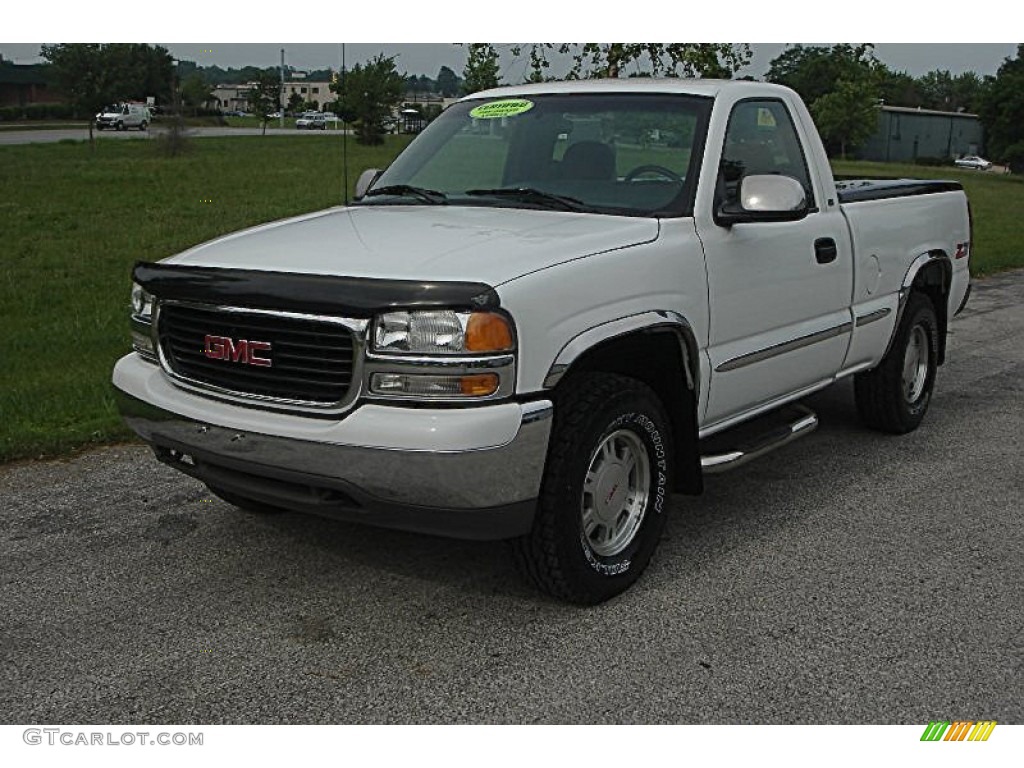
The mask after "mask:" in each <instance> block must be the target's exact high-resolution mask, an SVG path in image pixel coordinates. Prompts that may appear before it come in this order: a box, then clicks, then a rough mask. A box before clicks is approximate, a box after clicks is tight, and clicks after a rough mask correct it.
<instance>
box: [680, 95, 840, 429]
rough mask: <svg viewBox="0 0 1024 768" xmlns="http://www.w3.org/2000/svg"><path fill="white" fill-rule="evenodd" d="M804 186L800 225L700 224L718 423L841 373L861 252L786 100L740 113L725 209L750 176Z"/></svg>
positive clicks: (752, 105) (712, 416) (712, 398)
mask: <svg viewBox="0 0 1024 768" xmlns="http://www.w3.org/2000/svg"><path fill="white" fill-rule="evenodd" d="M762 174H782V175H786V176H791V177H793V178H795V179H796V180H797V181H799V182H800V183H801V184H802V185H803V187H804V190H805V192H806V195H807V200H808V202H809V204H810V213H809V214H808V215H807V216H806V217H805V218H803V219H802V220H799V221H790V222H756V223H755V222H751V223H742V224H734V225H732V226H722V225H719V224H717V223H715V222H714V221H707V220H705V221H703V222H698V231H699V234H700V237H701V240H702V242H703V244H704V251H705V257H706V263H707V271H708V291H709V295H708V298H709V303H710V332H709V345H708V355H709V358H710V364H711V384H710V391H709V398H708V406H707V411H706V413H705V418H704V420H703V423H704V424H705V425H706V426H712V425H714V424H716V423H720V422H723V421H726V420H729V419H730V418H733V417H736V416H739V415H741V414H744V413H746V412H749V411H752V410H754V409H757V408H758V407H760V406H765V405H768V404H770V403H771V402H772V401H775V400H780V399H782V398H785V397H787V396H790V395H793V394H796V393H799V392H801V391H803V390H808V389H811V388H814V387H815V386H817V385H820V384H821V383H822V382H824V381H825V380H830V379H831V378H832V377H833V376H834V375H835V373H836V372H837V371H838V370H839V369H840V367H841V365H842V361H843V358H844V356H845V354H846V348H847V345H848V343H849V339H850V332H851V330H852V329H851V325H850V312H849V306H850V297H851V291H852V276H853V267H852V253H851V245H850V243H849V240H848V234H847V232H848V230H847V226H846V222H845V219H844V218H843V215H842V213H841V212H840V210H839V207H838V206H837V205H835V204H834V201H831V200H830V201H827V202H826V204H825V206H824V207H823V208H819V207H818V205H819V204H820V201H818V200H816V199H815V190H814V188H813V184H812V181H811V178H810V174H809V172H808V166H807V162H806V154H805V152H804V149H803V145H802V142H801V139H800V135H799V133H798V131H797V129H796V126H795V124H794V121H793V119H792V117H791V115H790V113H789V110H788V108H787V107H786V105H785V103H784V102H783V101H781V100H779V99H747V100H743V101H740V102H738V103H737V104H736V105H735V106H734V107H733V109H732V113H731V114H730V117H729V123H728V127H727V129H726V136H725V142H724V146H723V152H722V158H721V163H720V167H719V173H718V188H717V189H716V202H715V206H716V210H717V207H718V206H719V205H720V204H721V203H722V202H723V201H725V200H729V199H730V198H731V197H733V196H735V195H737V194H738V191H739V185H740V183H741V182H742V179H743V178H744V177H745V176H748V175H762Z"/></svg>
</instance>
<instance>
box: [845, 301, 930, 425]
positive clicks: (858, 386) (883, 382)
mask: <svg viewBox="0 0 1024 768" xmlns="http://www.w3.org/2000/svg"><path fill="white" fill-rule="evenodd" d="M938 348H939V330H938V321H937V319H936V317H935V308H934V307H933V306H932V302H931V300H930V299H929V298H928V297H927V296H925V295H924V294H922V293H911V294H910V298H909V299H908V300H907V306H906V308H905V309H904V312H903V320H902V321H901V322H900V326H899V328H897V329H896V337H895V338H894V339H893V343H892V346H891V347H890V348H889V351H888V352H887V353H886V355H885V357H884V358H882V362H881V363H879V364H878V366H877V367H875V368H873V369H872V370H870V371H867V372H866V373H860V374H857V376H856V377H855V378H854V393H855V396H856V399H857V410H858V412H859V413H860V416H861V418H862V419H863V420H864V423H865V424H867V425H868V426H869V427H871V428H872V429H877V430H880V431H882V432H890V433H892V434H904V433H906V432H910V431H912V430H914V429H917V427H918V425H919V424H920V423H921V421H922V419H924V415H925V412H926V411H927V410H928V404H929V403H930V402H931V399H932V389H933V388H934V386H935V374H936V371H937V370H938Z"/></svg>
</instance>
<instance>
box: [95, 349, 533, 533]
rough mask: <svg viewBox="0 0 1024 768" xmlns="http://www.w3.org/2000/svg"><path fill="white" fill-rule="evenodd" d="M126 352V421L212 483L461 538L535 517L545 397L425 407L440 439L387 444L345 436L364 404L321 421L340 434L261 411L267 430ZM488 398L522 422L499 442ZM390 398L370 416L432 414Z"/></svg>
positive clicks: (120, 387)
mask: <svg viewBox="0 0 1024 768" xmlns="http://www.w3.org/2000/svg"><path fill="white" fill-rule="evenodd" d="M131 357H133V356H129V358H131ZM129 358H125V360H122V361H121V362H120V363H119V364H118V369H120V371H119V370H118V369H115V377H114V384H115V392H116V394H117V401H118V407H119V408H120V410H121V413H122V415H123V416H124V419H125V421H126V422H127V423H128V425H129V426H130V427H131V428H132V429H133V430H134V431H135V432H136V433H137V434H138V435H139V436H140V437H141V438H142V439H143V440H145V441H146V442H147V443H149V444H150V445H151V446H152V447H153V449H154V451H155V452H156V454H157V457H158V458H160V460H161V461H164V462H165V463H167V464H169V465H171V466H173V467H175V468H176V469H179V470H181V471H182V472H185V473H186V474H189V475H192V476H193V477H196V478H198V479H199V480H202V481H203V482H205V483H207V484H208V485H210V486H214V487H218V488H220V489H222V490H225V491H228V492H231V493H234V494H236V495H238V496H242V497H245V498H249V499H252V500H255V501H261V502H264V503H269V504H272V505H276V506H280V507H283V508H286V509H293V510H296V511H302V512H311V513H314V514H320V515H325V516H329V517H335V518H341V519H346V520H355V521H359V522H365V523H369V524H371V525H380V526H385V527H392V528H401V529H404V530H411V531H418V532H422V533H434V534H440V535H447V536H454V537H458V538H471V539H502V538H510V537H513V536H518V535H521V534H524V533H526V532H528V531H529V529H530V526H531V525H532V522H533V514H534V509H535V506H536V498H537V495H538V493H539V491H540V482H541V476H542V475H543V471H544V461H545V457H546V454H547V445H548V437H549V433H550V429H551V416H552V404H551V402H550V401H548V400H540V401H535V402H530V403H523V404H518V403H513V404H503V405H498V406H484V407H481V408H475V409H449V410H447V411H440V410H433V411H429V412H426V413H429V414H431V415H430V418H431V419H432V422H431V423H432V424H433V425H434V426H433V427H430V428H427V429H426V430H425V431H426V432H427V433H430V432H431V431H434V432H436V433H437V441H438V445H439V446H440V447H441V449H440V450H431V449H430V448H429V447H427V446H426V445H425V444H424V445H420V446H417V447H411V446H405V447H394V446H391V447H386V446H387V443H388V442H392V443H395V442H397V441H396V440H388V439H387V438H385V437H384V436H382V438H383V439H382V440H381V441H380V442H382V443H384V445H377V446H367V445H365V444H362V445H356V444H344V443H342V442H340V441H339V439H338V438H339V437H341V436H342V435H343V434H344V432H343V431H342V430H343V428H344V427H345V422H346V421H348V420H349V419H352V420H353V426H354V427H355V426H358V422H359V421H360V418H359V417H357V416H356V415H357V414H358V413H359V411H360V410H361V409H359V408H357V409H355V411H354V412H352V413H351V414H349V415H348V416H347V417H346V418H345V419H342V420H341V421H340V422H329V423H328V424H329V426H328V427H325V429H333V430H334V433H333V434H329V433H327V434H320V435H318V436H316V437H311V436H310V435H309V434H308V433H309V431H310V429H309V428H308V427H307V428H306V429H305V430H303V429H301V428H300V427H301V426H302V425H301V424H300V422H307V421H310V420H309V419H304V418H302V417H299V416H296V415H291V414H288V415H285V414H270V413H267V414H264V416H265V419H266V422H267V423H268V425H274V429H268V430H267V432H273V431H277V432H278V434H268V433H266V432H263V431H258V430H256V429H251V428H246V427H248V426H249V425H251V424H253V422H254V421H258V420H259V419H258V418H254V413H253V410H252V409H240V408H238V407H237V406H225V405H223V404H219V403H213V402H212V401H209V400H206V399H205V398H200V397H198V396H196V395H193V394H191V393H187V392H184V391H182V390H177V389H173V388H172V389H167V390H165V389H164V387H163V384H162V383H160V382H159V381H157V380H153V382H152V384H151V386H148V387H147V386H144V385H143V384H140V379H139V376H138V366H143V365H144V366H147V367H148V368H150V369H152V371H153V373H154V374H156V375H159V370H158V369H157V368H156V367H155V366H152V365H150V364H148V363H142V362H139V361H134V360H130V359H129ZM126 371H127V372H126ZM147 378H148V374H147ZM170 386H171V385H168V387H170ZM172 393H173V394H172ZM137 395H145V397H146V399H145V400H143V399H141V398H140V397H139V396H137ZM203 404H205V405H206V406H207V408H206V409H204V411H208V412H209V414H210V415H212V416H216V417H217V418H211V419H210V420H209V421H208V420H207V419H206V418H204V417H202V416H200V415H199V411H198V410H197V406H199V405H203ZM179 405H180V406H181V407H178V406H179ZM172 408H173V409H174V410H171V409H172ZM374 408H375V409H378V410H381V409H380V406H374ZM492 408H493V409H498V408H501V409H504V410H502V411H501V418H502V419H503V420H505V421H507V420H508V418H509V417H510V416H511V417H513V418H515V419H517V420H518V424H517V425H514V427H513V428H512V429H510V430H508V435H509V437H510V439H506V437H505V436H504V435H502V436H501V437H500V441H499V442H500V444H495V445H492V446H484V447H481V446H480V445H479V442H480V441H479V439H478V438H479V428H478V427H477V426H474V425H479V424H481V423H483V424H486V419H488V418H490V416H489V414H487V413H486V411H487V410H490V409H492ZM386 410H387V411H391V412H395V411H404V414H402V413H398V414H395V413H392V414H379V413H378V414H375V418H377V419H378V421H377V422H373V423H387V421H386V418H388V417H392V418H400V417H403V416H404V418H405V419H406V421H407V423H408V424H409V425H410V431H412V430H413V429H415V426H414V423H415V422H416V420H417V419H421V420H422V419H424V418H426V416H424V415H423V414H424V413H425V412H424V411H420V410H419V409H415V410H414V409H401V408H398V407H394V408H387V409H386ZM176 411H181V412H180V413H179V412H176ZM235 411H244V412H245V416H246V418H245V420H244V421H243V420H242V419H240V418H239V419H237V420H232V419H231V418H229V417H230V415H231V414H232V413H233V412H235ZM474 412H475V413H474ZM258 413H259V412H257V414H256V415H257V416H258ZM446 414H447V417H446ZM365 418H366V417H363V420H365ZM281 419H285V420H288V421H290V422H293V423H294V425H295V426H296V430H295V431H296V432H297V433H300V434H302V435H303V436H302V437H297V436H295V435H286V434H281V431H282V430H281V429H280V427H281V426H282V425H283V424H287V423H288V421H286V422H282V421H281ZM218 420H219V421H220V423H216V421H218ZM446 420H447V421H448V423H449V425H450V426H451V429H446V427H445V421H446ZM232 421H234V424H233V425H232ZM319 421H320V423H321V424H323V423H324V420H319ZM246 422H247V423H246ZM243 424H244V426H240V425H243ZM474 430H476V432H475V434H474ZM349 431H350V432H352V431H353V430H349ZM499 431H500V430H499ZM446 433H447V434H446ZM460 433H461V434H465V435H466V436H467V437H466V442H467V443H468V447H467V448H466V449H464V450H460V449H459V448H458V447H457V443H458V439H459V436H460ZM471 435H472V437H475V438H477V439H475V440H474V439H470V436H471ZM417 439H418V438H417ZM413 442H415V440H414V441H413ZM474 442H475V443H477V445H473V443H474Z"/></svg>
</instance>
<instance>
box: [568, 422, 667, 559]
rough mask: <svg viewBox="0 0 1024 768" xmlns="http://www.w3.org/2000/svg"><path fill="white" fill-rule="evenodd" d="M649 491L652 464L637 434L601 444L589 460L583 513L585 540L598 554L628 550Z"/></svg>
mask: <svg viewBox="0 0 1024 768" xmlns="http://www.w3.org/2000/svg"><path fill="white" fill-rule="evenodd" d="M650 489H651V465H650V460H649V459H648V457H647V449H646V448H645V446H644V444H643V441H641V440H640V438H639V437H638V436H637V435H636V433H634V432H630V431H628V430H625V429H620V430H617V431H615V432H613V433H612V434H610V435H608V437H606V438H605V439H604V440H603V441H601V444H600V445H599V446H597V449H596V450H595V451H594V452H593V454H591V456H590V464H589V465H588V467H587V476H586V480H585V481H584V482H583V501H582V505H581V506H582V509H581V510H580V512H581V522H582V523H583V535H584V538H586V540H587V542H588V544H589V545H590V548H591V549H592V550H593V551H594V553H595V554H597V555H599V556H601V557H614V556H615V555H617V554H619V553H620V552H622V550H624V549H625V548H626V547H628V546H629V544H630V542H632V541H633V539H634V537H635V536H636V532H637V531H638V530H639V529H640V524H641V523H642V522H643V519H644V510H646V509H647V496H648V494H649V493H650Z"/></svg>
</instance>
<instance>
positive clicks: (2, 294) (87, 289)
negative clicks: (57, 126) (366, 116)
mask: <svg viewBox="0 0 1024 768" xmlns="http://www.w3.org/2000/svg"><path fill="white" fill-rule="evenodd" d="M407 141H408V138H407V137H389V141H388V143H387V144H385V145H384V146H382V147H375V148H367V147H360V146H359V145H357V144H355V143H354V142H350V143H349V168H350V174H349V175H350V182H351V184H352V185H353V186H354V184H355V179H356V177H357V176H358V174H359V171H360V170H362V169H364V168H369V167H383V166H385V165H387V163H389V162H390V160H391V158H392V157H393V156H394V155H395V154H396V153H397V151H398V150H399V148H400V147H401V146H404V144H405V143H407ZM191 146H192V151H191V152H190V153H188V154H186V155H184V156H181V157H178V158H174V159H168V158H164V157H161V156H159V155H158V154H157V152H156V146H155V144H154V143H153V142H148V141H114V140H99V141H97V142H96V150H95V152H92V151H90V149H89V147H88V145H87V144H83V143H67V144H30V145H24V146H11V147H0V243H2V245H0V254H2V255H0V329H2V330H0V461H5V460H10V459H15V458H22V457H35V456H39V455H41V454H54V453H62V452H66V451H69V450H72V449H74V448H75V447H77V446H81V445H83V444H87V443H95V442H104V441H110V440H117V439H122V438H125V437H127V436H128V433H127V432H126V430H125V429H124V428H123V427H122V425H121V424H120V423H119V419H118V418H117V417H116V415H115V412H114V407H113V401H112V399H111V394H110V392H111V390H110V385H109V379H110V370H111V367H112V366H113V364H114V361H115V360H116V359H117V358H118V357H120V356H121V355H123V354H124V353H125V352H126V351H127V349H128V344H127V325H126V320H127V314H126V308H127V300H128V293H129V288H130V285H131V280H130V272H131V268H132V266H133V265H134V264H135V262H136V261H139V260H156V259H161V258H163V257H165V256H169V255H171V254H173V253H176V252H178V251H181V250H183V249H185V248H187V247H189V246H191V245H194V244H196V243H199V242H202V241H204V240H208V239H210V238H212V237H215V236H217V235H220V234H223V233H226V232H230V231H232V230H236V229H239V228H242V227H247V226H251V225H253V224H257V223H259V222H263V221H269V220H272V219H277V218H281V217H284V216H290V215H294V214H298V213H303V212H306V211H312V210H317V209H320V208H326V207H328V206H331V205H337V204H338V203H340V202H341V200H342V189H341V187H342V184H341V179H342V161H341V158H342V154H341V141H340V137H337V136H333V137H332V136H330V135H328V136H324V137H319V136H314V137H308V136H303V137H301V138H287V137H279V136H274V137H271V136H267V137H265V138H264V137H260V136H253V137H237V138H225V139H201V140H194V141H193V142H192V144H191Z"/></svg>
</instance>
